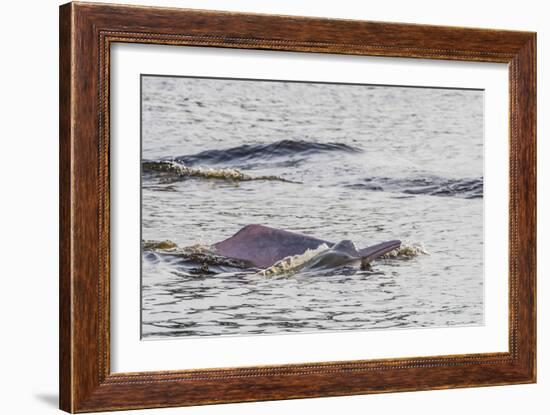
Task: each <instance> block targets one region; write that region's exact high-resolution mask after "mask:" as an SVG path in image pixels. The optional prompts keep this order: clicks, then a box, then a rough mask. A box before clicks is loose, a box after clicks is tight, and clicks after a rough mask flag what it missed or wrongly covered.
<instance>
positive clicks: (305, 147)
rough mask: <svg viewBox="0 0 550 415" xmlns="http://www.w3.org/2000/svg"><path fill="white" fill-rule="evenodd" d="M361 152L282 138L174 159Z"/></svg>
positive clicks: (224, 161)
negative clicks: (267, 142) (265, 142)
mask: <svg viewBox="0 0 550 415" xmlns="http://www.w3.org/2000/svg"><path fill="white" fill-rule="evenodd" d="M333 151H339V152H346V153H360V152H361V151H362V150H360V149H359V148H357V147H352V146H349V145H347V144H342V143H316V142H311V141H304V140H281V141H276V142H274V143H270V144H244V145H241V146H237V147H231V148H227V149H224V150H206V151H202V152H200V153H197V154H192V155H185V156H179V157H175V158H174V159H173V160H174V161H177V162H178V163H181V164H185V165H187V166H193V165H197V164H201V165H202V164H228V163H242V162H246V161H250V160H255V159H264V160H265V159H272V158H276V157H285V156H297V155H310V154H317V153H325V152H333Z"/></svg>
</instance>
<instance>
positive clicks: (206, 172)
mask: <svg viewBox="0 0 550 415" xmlns="http://www.w3.org/2000/svg"><path fill="white" fill-rule="evenodd" d="M141 165H142V169H143V171H144V172H147V173H156V174H160V175H163V176H169V177H171V178H182V179H187V178H198V179H218V180H230V181H238V182H248V181H253V180H268V181H278V182H285V183H297V182H293V181H292V180H287V179H285V178H283V177H279V176H250V175H248V174H245V173H243V172H241V171H240V170H237V169H230V168H224V169H214V168H204V167H188V166H186V165H184V164H180V163H178V162H175V161H144V162H142V164H141Z"/></svg>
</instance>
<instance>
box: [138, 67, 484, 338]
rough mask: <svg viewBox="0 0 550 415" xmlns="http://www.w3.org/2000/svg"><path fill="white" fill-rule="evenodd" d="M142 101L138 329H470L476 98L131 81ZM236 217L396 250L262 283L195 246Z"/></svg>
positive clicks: (476, 244)
mask: <svg viewBox="0 0 550 415" xmlns="http://www.w3.org/2000/svg"><path fill="white" fill-rule="evenodd" d="M141 105H142V239H143V249H142V337H143V338H145V339H150V338H166V337H174V336H176V337H181V336H211V335H257V334H282V333H301V332H318V331H321V330H367V329H389V328H418V327H447V326H468V325H481V324H483V91H479V90H456V89H437V88H412V87H396V86H369V85H343V84H322V83H299V82H280V81H252V80H226V79H201V78H178V77H160V76H159V77H157V76H143V77H142V103H141ZM249 224H263V225H267V226H271V227H274V228H282V229H286V230H289V231H293V232H299V233H303V234H307V235H311V236H315V237H318V238H320V239H324V240H328V241H332V242H338V241H341V240H344V239H349V240H352V241H353V242H354V243H355V244H356V245H357V246H358V247H360V248H363V247H366V246H369V245H372V244H374V243H377V242H382V241H386V240H392V239H399V240H401V241H403V245H402V248H401V250H399V251H398V252H393V253H392V254H391V255H389V256H387V257H385V258H383V259H379V260H377V261H375V262H373V263H372V264H371V267H370V268H368V269H363V270H362V269H359V268H358V267H354V266H345V267H340V268H336V269H325V270H322V271H319V272H314V273H312V272H308V273H302V272H292V270H291V271H289V272H282V273H276V274H273V275H270V276H266V275H264V273H261V272H259V270H257V269H241V268H239V267H234V266H232V264H231V262H227V263H226V262H224V260H223V258H222V259H221V260H220V258H213V257H212V256H211V255H210V252H209V250H208V246H209V245H210V244H213V243H215V242H217V241H221V240H223V239H226V238H228V237H230V236H232V235H233V234H235V233H236V232H237V231H239V230H240V229H241V228H243V227H244V226H246V225H249ZM161 242H162V243H161ZM190 246H191V247H192V248H188V247H190Z"/></svg>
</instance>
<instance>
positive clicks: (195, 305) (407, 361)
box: [60, 3, 536, 412]
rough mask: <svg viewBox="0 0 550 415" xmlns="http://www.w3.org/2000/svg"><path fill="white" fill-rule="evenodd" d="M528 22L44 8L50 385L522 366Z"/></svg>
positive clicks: (288, 380)
mask: <svg viewBox="0 0 550 415" xmlns="http://www.w3.org/2000/svg"><path fill="white" fill-rule="evenodd" d="M535 62H536V35H535V33H530V32H513V31H504V30H490V29H472V28H457V27H440V26H425V25H411V24H401V23H380V22H367V21H352V20H331V19H319V18H305V17H288V16H272V15H260V14H257V15H254V14H239V13H228V12H212V11H198V10H185V9H170V8H156V7H134V6H120V5H106V4H86V3H69V4H66V5H63V6H61V8H60V223H61V224H60V406H61V409H63V410H65V411H68V412H92V411H105V410H121V409H138V408H153V407H169V406H184V405H200V404H208V403H225V402H245V401H260V400H272V399H291V398H306V397H318V396H343V395H354V394H367V393H379V392H399V391H412V390H426V389H442V388H459V387H473V386H490V385H507V384H519V383H531V382H535V380H536V324H535V323H536V321H535V318H536V306H535V298H536V292H535V290H536V275H535V270H536V267H535V265H536V171H535V168H536V108H535V102H536V73H535V68H536V65H535Z"/></svg>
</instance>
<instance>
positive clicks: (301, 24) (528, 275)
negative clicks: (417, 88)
mask: <svg viewBox="0 0 550 415" xmlns="http://www.w3.org/2000/svg"><path fill="white" fill-rule="evenodd" d="M118 42H123V43H127V42H129V43H142V44H162V45H187V46H189V45H190V46H208V47H217V48H238V49H264V50H279V51H300V52H307V53H331V54H348V55H369V56H382V57H406V58H423V59H445V60H460V61H478V62H500V63H507V64H508V65H509V91H510V92H509V106H510V118H509V122H510V137H509V144H510V153H509V163H510V188H509V212H510V214H509V229H510V232H509V235H510V239H509V264H510V265H509V288H510V290H509V352H507V353H486V354H467V355H452V356H434V357H422V358H395V359H383V360H364V361H345V362H305V363H303V364H288V365H281V366H262V367H245V368H241V367H233V368H228V369H204V370H184V371H177V370H174V371H168V372H145V373H111V370H110V334H109V333H110V332H109V330H110V320H109V318H110V310H109V301H110V288H109V281H110V277H109V267H110V251H109V231H110V222H109V200H110V194H109V169H110V165H109V122H110V115H109V69H110V66H109V65H110V64H109V62H110V46H111V45H112V44H114V43H118ZM59 93H60V310H59V313H60V407H61V409H63V410H65V411H68V412H91V411H105V410H120V409H137V408H153V407H171V406H184V405H200V404H211V403H224V402H245V401H261V400H272V399H291V398H306V397H319V396H343V395H354V394H367V393H379V392H398V391H413V390H426V389H444V388H459V387H472V386H489V385H506V384H517V383H532V382H535V380H536V311H535V308H536V307H535V299H536V292H535V290H536V281H535V277H536V275H535V274H536V170H535V169H536V107H535V105H536V34H535V33H528V32H515V31H503V30H486V29H469V28H458V27H439V26H426V25H412V24H396V23H378V22H367V21H352V20H330V19H320V18H305V17H288V16H271V15H259V14H239V13H228V12H213V11H197V10H183V9H170V8H156V7H133V6H119V5H116V6H115V5H107V4H87V3H69V4H66V5H63V6H61V8H60V90H59ZM230 365H231V362H228V366H230Z"/></svg>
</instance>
